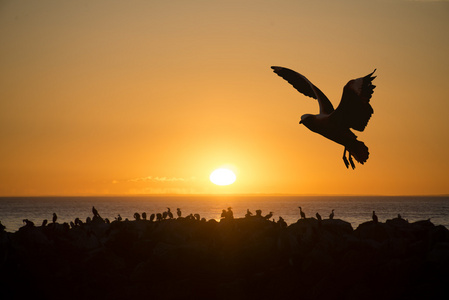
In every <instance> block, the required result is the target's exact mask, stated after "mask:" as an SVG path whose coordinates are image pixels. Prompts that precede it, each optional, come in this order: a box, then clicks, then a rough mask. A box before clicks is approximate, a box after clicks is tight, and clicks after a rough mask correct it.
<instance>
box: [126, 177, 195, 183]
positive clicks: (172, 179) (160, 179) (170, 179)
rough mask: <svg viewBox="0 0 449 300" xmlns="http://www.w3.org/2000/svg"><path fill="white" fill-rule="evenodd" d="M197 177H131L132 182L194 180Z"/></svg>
mask: <svg viewBox="0 0 449 300" xmlns="http://www.w3.org/2000/svg"><path fill="white" fill-rule="evenodd" d="M194 180H195V177H190V178H182V177H159V176H147V177H140V178H134V179H130V180H128V181H130V182H186V181H194Z"/></svg>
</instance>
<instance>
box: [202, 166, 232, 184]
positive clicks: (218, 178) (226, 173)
mask: <svg viewBox="0 0 449 300" xmlns="http://www.w3.org/2000/svg"><path fill="white" fill-rule="evenodd" d="M236 178H237V177H236V176H235V174H234V172H232V171H231V170H229V169H223V168H220V169H216V170H215V171H213V172H212V173H211V174H210V176H209V179H210V181H212V183H214V184H216V185H229V184H232V183H234V181H235V180H236Z"/></svg>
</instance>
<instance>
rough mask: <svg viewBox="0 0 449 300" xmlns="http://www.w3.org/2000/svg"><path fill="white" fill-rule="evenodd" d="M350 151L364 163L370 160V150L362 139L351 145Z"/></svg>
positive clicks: (356, 158)
mask: <svg viewBox="0 0 449 300" xmlns="http://www.w3.org/2000/svg"><path fill="white" fill-rule="evenodd" d="M348 151H349V153H350V154H351V155H352V156H353V157H354V158H355V160H357V161H358V162H359V163H361V164H362V165H363V164H364V163H365V162H366V161H367V160H368V156H369V152H368V147H366V146H365V144H364V143H363V142H361V141H357V140H356V141H355V142H354V143H353V144H352V145H351V146H350V147H348Z"/></svg>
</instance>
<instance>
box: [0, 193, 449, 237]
mask: <svg viewBox="0 0 449 300" xmlns="http://www.w3.org/2000/svg"><path fill="white" fill-rule="evenodd" d="M92 206H95V208H96V209H97V210H98V212H99V213H100V215H101V216H102V217H103V218H109V219H110V220H111V221H112V220H114V219H115V217H117V216H118V214H120V215H121V216H122V218H123V219H125V218H128V219H130V220H133V219H134V218H133V215H134V213H135V212H138V213H142V212H146V213H147V215H148V217H149V216H150V214H152V213H158V212H163V211H166V210H167V207H170V209H171V211H172V212H173V214H174V215H175V216H176V208H178V207H179V208H180V209H181V211H182V215H183V216H187V215H188V214H191V213H193V214H195V213H198V214H200V216H201V217H204V218H206V219H207V220H209V219H215V220H217V221H218V220H219V219H220V215H221V211H222V209H227V208H228V207H232V210H233V212H234V217H237V218H240V217H244V215H245V213H246V210H247V209H250V211H251V212H252V213H253V214H255V212H256V210H257V209H261V210H262V215H266V214H268V213H269V212H270V211H271V212H273V217H272V219H275V220H278V218H279V216H282V217H283V218H284V220H285V221H286V222H287V223H288V224H292V223H295V222H296V221H297V220H298V219H299V208H298V206H301V207H302V210H303V211H304V212H305V213H306V217H315V214H316V213H317V212H318V213H319V214H320V215H321V216H322V217H323V218H328V216H329V214H330V213H331V210H332V209H335V218H336V219H342V220H345V221H347V222H350V223H351V225H352V227H353V228H354V229H356V228H357V226H358V225H360V224H361V223H363V222H366V221H369V220H371V214H372V211H373V210H375V211H376V214H377V216H378V217H379V221H381V222H385V221H386V220H387V219H392V218H395V217H397V214H398V213H399V214H401V216H402V217H403V218H404V219H408V220H409V222H414V221H418V220H425V219H429V218H430V219H431V221H432V222H433V223H434V224H435V225H444V226H446V227H447V228H449V196H441V197H424V196H416V197H413V196H380V197H379V196H203V195H201V196H196V195H192V196H123V197H0V221H1V222H2V224H3V225H4V226H6V231H8V232H15V231H17V230H18V229H19V228H20V227H22V226H23V219H29V220H31V221H33V222H34V223H35V224H36V225H40V224H41V223H42V221H43V220H44V219H47V220H48V221H49V222H51V219H52V216H53V213H54V212H55V213H56V214H57V215H58V220H57V222H58V223H63V222H70V221H73V220H74V219H75V218H77V217H78V218H80V219H81V220H83V221H84V220H85V219H86V218H87V217H92Z"/></svg>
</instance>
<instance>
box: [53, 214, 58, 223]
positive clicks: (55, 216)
mask: <svg viewBox="0 0 449 300" xmlns="http://www.w3.org/2000/svg"><path fill="white" fill-rule="evenodd" d="M57 219H58V216H57V215H56V213H53V223H56V220H57Z"/></svg>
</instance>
